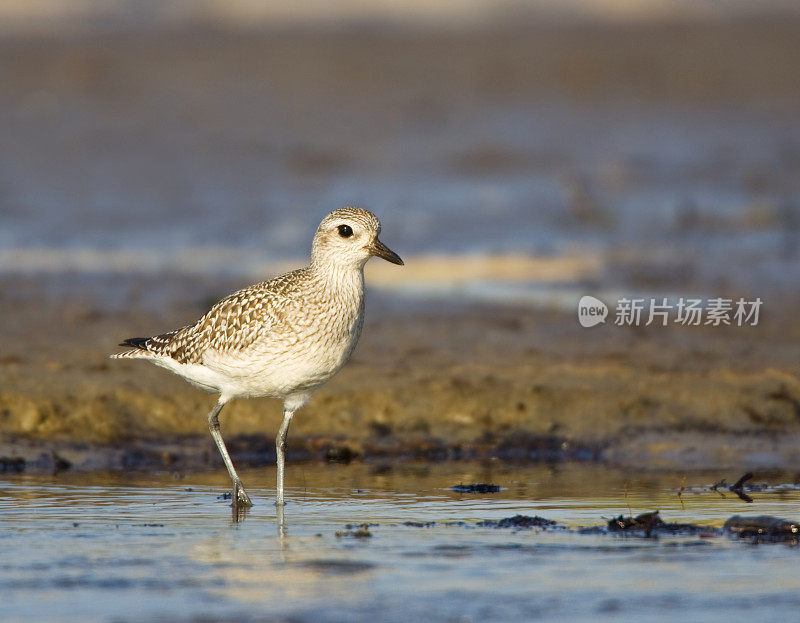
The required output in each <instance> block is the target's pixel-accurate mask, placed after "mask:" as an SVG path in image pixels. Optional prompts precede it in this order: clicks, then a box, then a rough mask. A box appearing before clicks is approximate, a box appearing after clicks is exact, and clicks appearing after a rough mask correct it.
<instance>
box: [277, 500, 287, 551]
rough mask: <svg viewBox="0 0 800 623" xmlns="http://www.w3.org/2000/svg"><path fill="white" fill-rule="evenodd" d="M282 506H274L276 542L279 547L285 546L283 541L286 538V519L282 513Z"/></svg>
mask: <svg viewBox="0 0 800 623" xmlns="http://www.w3.org/2000/svg"><path fill="white" fill-rule="evenodd" d="M283 509H284V505H283V504H276V505H275V519H276V521H277V523H278V540H280V542H281V545H285V541H284V540H285V539H286V537H287V533H286V517H285V515H284V513H283Z"/></svg>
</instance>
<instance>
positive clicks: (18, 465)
mask: <svg viewBox="0 0 800 623" xmlns="http://www.w3.org/2000/svg"><path fill="white" fill-rule="evenodd" d="M23 471H25V459H23V458H22V457H20V456H0V472H15V473H21V472H23Z"/></svg>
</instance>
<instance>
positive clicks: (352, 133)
mask: <svg viewBox="0 0 800 623" xmlns="http://www.w3.org/2000/svg"><path fill="white" fill-rule="evenodd" d="M798 32H800V5H798V3H797V2H794V1H785V2H784V1H780V0H691V1H683V0H568V1H566V0H560V1H555V0H529V1H523V0H440V1H438V2H429V1H425V2H423V1H421V0H413V1H406V2H396V1H394V0H372V1H369V2H367V1H363V0H344V1H339V2H332V1H326V0H314V1H312V2H303V3H290V2H261V1H255V0H226V1H222V0H205V1H200V0H158V1H155V0H153V1H143V0H84V1H78V0H69V1H67V0H24V1H23V0H6V1H5V2H3V3H2V4H0V138H1V141H0V311H2V313H3V319H4V321H3V324H2V327H0V389H1V390H2V392H3V393H2V395H0V399H2V411H0V413H4V414H5V415H4V416H3V417H5V420H4V422H5V425H6V430H7V431H12V432H14V431H16V432H17V433H19V434H21V435H34V436H35V435H39V436H40V437H43V438H44V437H47V438H49V437H51V436H53V435H56V434H58V435H62V436H64V437H66V438H74V437H75V436H87V437H92V438H96V439H100V440H108V439H131V438H134V437H136V435H152V434H153V431H155V430H160V431H162V432H164V433H165V434H166V433H168V432H170V431H172V432H176V433H181V434H190V433H191V434H193V435H195V434H196V435H198V436H200V437H201V438H202V439H204V440H205V441H207V440H206V439H205V437H206V434H205V430H204V426H203V422H202V421H201V419H200V416H199V415H198V416H197V419H192V418H190V417H188V414H190V413H194V412H195V411H197V412H198V413H205V411H206V410H207V405H206V402H205V401H208V400H210V398H209V397H208V396H205V395H203V394H201V393H200V392H197V391H196V390H194V389H192V388H190V387H188V386H185V385H184V384H182V382H181V381H179V380H178V379H171V378H168V375H166V374H164V373H163V372H161V371H158V370H151V369H150V368H148V367H147V366H144V365H141V366H138V367H135V366H133V365H117V364H115V365H114V366H113V367H110V365H109V364H106V363H104V361H105V355H106V354H107V353H108V352H110V351H113V349H114V348H115V344H116V343H117V342H118V341H119V340H120V339H122V338H126V337H130V336H131V335H139V334H141V335H152V334H156V333H159V332H162V331H165V330H168V329H173V328H176V327H178V326H181V325H182V324H185V323H188V322H191V321H194V320H195V319H196V318H197V317H198V316H199V315H200V314H201V313H203V312H204V311H205V310H206V309H207V306H208V305H209V304H210V303H212V302H213V301H215V300H216V299H218V298H219V297H220V296H222V295H224V294H226V293H228V292H230V291H232V290H234V289H236V288H238V287H241V286H244V285H248V284H250V283H252V282H254V281H259V280H262V279H265V278H268V277H270V276H272V275H274V274H275V273H277V272H279V271H282V270H285V269H287V268H291V267H295V266H297V265H298V264H302V263H303V262H304V261H305V258H306V257H307V254H308V249H309V243H310V240H311V236H312V234H313V231H314V229H315V227H316V225H317V223H318V222H319V221H320V219H321V218H322V217H323V216H324V215H325V214H326V213H327V212H328V211H330V210H332V209H334V208H337V207H341V206H346V205H358V206H361V207H364V208H368V209H370V210H372V211H373V212H375V213H376V214H377V215H378V216H379V217H380V218H381V220H382V222H383V233H382V239H383V240H384V241H385V242H386V243H387V244H388V245H389V246H390V247H391V248H392V249H394V250H396V251H397V252H398V253H399V254H400V255H401V256H402V257H403V258H404V259H405V260H406V266H405V267H403V268H402V269H401V268H398V267H396V266H391V265H389V264H387V263H383V262H377V261H373V262H370V264H369V265H368V275H367V282H368V287H369V288H370V290H371V292H370V295H369V297H368V308H369V310H368V322H369V323H371V324H369V325H368V326H367V328H366V330H365V333H364V338H363V339H362V343H361V345H360V346H359V350H358V351H357V353H356V358H355V359H354V361H353V363H352V365H351V366H350V367H348V368H346V369H345V370H344V371H343V372H342V374H341V375H340V376H339V377H337V378H336V379H335V380H334V381H333V382H332V383H331V384H330V385H329V386H328V387H327V388H326V389H325V390H324V392H321V393H320V397H319V398H315V400H314V401H313V402H312V404H311V405H309V407H308V413H307V414H306V415H305V416H304V419H302V422H306V424H302V423H301V422H298V424H297V428H296V429H295V432H298V434H299V435H302V434H303V433H304V432H305V433H307V434H308V435H312V434H323V433H326V432H327V433H330V434H334V433H335V434H337V435H340V436H341V435H344V436H349V437H350V438H352V437H354V436H355V437H358V436H361V437H370V436H371V437H374V438H376V439H381V438H382V437H386V436H390V437H391V434H392V433H394V434H397V435H400V434H404V435H412V436H413V435H418V436H429V437H430V438H437V439H447V440H450V441H451V440H452V439H456V438H459V439H462V438H463V439H467V440H468V441H470V443H472V442H475V440H476V439H483V440H484V441H486V443H488V444H489V445H492V444H493V447H498V444H500V445H502V439H505V437H504V436H507V435H510V434H511V433H513V432H514V431H518V430H523V431H527V433H531V434H533V433H535V434H537V435H539V434H541V435H551V436H552V435H555V436H557V437H558V438H559V439H560V438H566V439H574V440H583V441H586V440H589V441H592V440H597V438H602V439H607V438H610V437H613V436H614V435H616V434H617V433H618V432H619V431H622V430H628V429H629V427H636V429H637V430H642V429H644V430H650V429H651V428H653V427H655V428H657V429H658V430H660V431H663V430H665V429H666V430H673V429H674V430H676V431H677V430H687V429H691V430H698V431H705V432H708V430H712V429H713V430H715V431H716V430H724V431H727V432H729V431H731V430H735V431H750V430H762V429H763V428H764V427H767V428H769V427H773V429H774V430H781V431H784V432H785V431H786V430H788V429H791V430H795V428H797V425H798V416H797V414H798V413H800V386H798V383H797V381H796V374H795V372H796V370H795V369H796V367H797V363H798V360H797V356H796V352H795V349H794V348H793V344H795V343H796V339H794V338H795V337H796V336H797V328H796V327H795V325H796V322H795V320H794V313H793V309H794V305H795V304H796V303H797V301H798V295H797V288H796V284H797V282H798V277H800V74H798V67H800V37H798ZM583 294H592V295H594V296H598V297H600V298H601V299H603V300H605V301H606V302H608V303H609V304H611V305H613V303H614V302H615V301H616V299H618V298H619V297H620V296H628V297H630V296H636V295H642V296H671V297H678V296H684V297H689V296H698V297H717V296H727V297H738V296H743V297H745V298H747V299H748V300H753V299H754V298H755V297H760V298H761V299H762V300H763V301H764V305H763V307H762V310H761V312H762V319H763V322H762V325H763V326H762V327H760V328H759V329H758V330H755V329H753V328H750V329H753V330H748V329H747V328H735V327H734V328H731V329H730V330H727V329H726V328H725V327H722V328H703V327H699V328H660V329H657V330H656V329H654V330H653V331H650V332H648V331H647V330H645V329H641V330H640V331H638V332H637V331H634V330H627V329H624V328H621V327H614V326H609V324H611V323H607V324H606V325H605V326H603V327H598V328H596V329H593V330H592V331H593V333H591V334H589V333H587V332H586V331H587V330H584V329H581V328H580V327H579V326H578V325H577V322H576V319H575V310H576V305H577V301H578V299H579V297H580V296H581V295H583ZM370 310H372V311H370ZM590 335H591V338H590V337H589V336H590ZM559 365H560V366H562V367H561V368H559V367H558V366H559ZM731 366H734V367H737V366H738V367H737V368H736V371H735V372H736V373H735V374H733V373H732V372H731ZM145 368H147V369H145ZM367 369H368V370H369V373H370V374H364V372H365V371H366V370H367ZM348 370H349V371H348ZM732 374H733V376H731V375H732ZM737 375H738V376H737ZM698 379H701V380H698ZM703 379H704V380H703ZM359 392H360V393H359ZM246 405H250V406H246ZM237 409H238V411H237ZM331 412H333V413H335V414H337V415H336V417H334V418H331V417H329V415H330V413H331ZM231 413H233V414H234V415H236V414H237V413H238V415H236V416H233V415H232V416H231V418H230V427H231V428H230V429H229V430H232V431H234V432H236V431H239V432H251V433H256V432H257V433H258V434H260V435H262V436H263V435H271V434H272V433H273V431H274V429H275V427H276V426H277V424H276V422H277V418H278V417H279V413H278V407H277V406H276V405H273V404H272V403H271V402H269V401H261V402H260V401H251V402H250V403H242V405H241V406H235V407H232V409H231ZM264 414H266V415H264ZM248 418H249V419H248ZM593 418H594V419H593ZM226 425H228V424H226ZM293 426H294V424H293ZM303 426H305V428H303ZM237 427H238V428H237ZM626 427H628V428H626ZM709 427H710V428H709ZM787 427H788V428H787ZM792 427H794V428H792ZM9 434H10V433H9ZM298 438H299V437H298ZM450 441H448V442H447V443H449V442H450ZM209 443H210V442H209ZM475 443H477V442H475ZM509 443H512V442H509ZM514 443H516V442H514ZM676 443H677V442H676ZM512 445H513V444H512ZM265 447H266V448H267V449H269V448H270V445H269V444H268V445H267V446H265ZM363 451H364V450H363V448H360V447H356V448H355V449H354V450H353V452H354V453H355V454H358V453H359V452H363ZM646 455H647V456H651V455H650V454H646ZM732 456H733V455H732ZM725 460H727V459H725ZM770 460H772V459H770ZM783 460H784V459H775V461H778V462H779V463H780V462H781V461H783Z"/></svg>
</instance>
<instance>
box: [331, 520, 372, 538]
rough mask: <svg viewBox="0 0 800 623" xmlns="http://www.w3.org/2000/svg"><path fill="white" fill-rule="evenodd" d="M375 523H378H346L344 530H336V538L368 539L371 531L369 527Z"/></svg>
mask: <svg viewBox="0 0 800 623" xmlns="http://www.w3.org/2000/svg"><path fill="white" fill-rule="evenodd" d="M377 525H378V524H369V523H362V524H359V525H354V524H347V525H345V529H344V530H337V531H336V538H337V539H341V538H342V537H352V538H354V539H368V538H370V537H371V536H372V533H371V532H370V531H369V529H370V528H371V527H374V526H377Z"/></svg>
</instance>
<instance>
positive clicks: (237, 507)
mask: <svg viewBox="0 0 800 623" xmlns="http://www.w3.org/2000/svg"><path fill="white" fill-rule="evenodd" d="M251 508H252V507H250V506H247V505H246V504H236V503H235V502H233V503H232V504H231V523H232V524H234V525H238V524H240V523H242V522H243V521H244V520H245V519H246V518H247V513H249V512H250V509H251ZM275 521H276V523H277V525H278V539H280V540H281V541H282V542H283V540H284V539H285V538H286V537H287V536H288V532H287V529H286V515H285V513H284V505H283V504H276V505H275Z"/></svg>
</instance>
